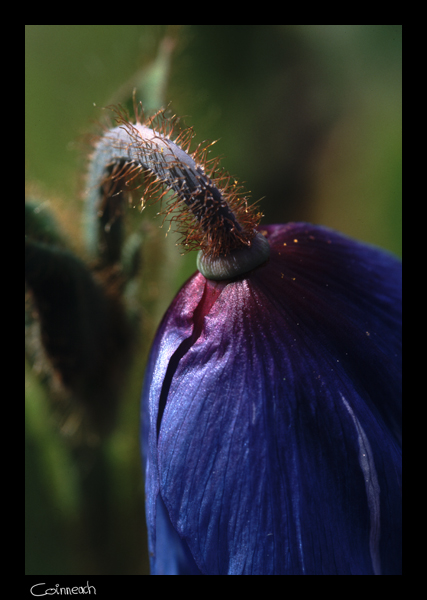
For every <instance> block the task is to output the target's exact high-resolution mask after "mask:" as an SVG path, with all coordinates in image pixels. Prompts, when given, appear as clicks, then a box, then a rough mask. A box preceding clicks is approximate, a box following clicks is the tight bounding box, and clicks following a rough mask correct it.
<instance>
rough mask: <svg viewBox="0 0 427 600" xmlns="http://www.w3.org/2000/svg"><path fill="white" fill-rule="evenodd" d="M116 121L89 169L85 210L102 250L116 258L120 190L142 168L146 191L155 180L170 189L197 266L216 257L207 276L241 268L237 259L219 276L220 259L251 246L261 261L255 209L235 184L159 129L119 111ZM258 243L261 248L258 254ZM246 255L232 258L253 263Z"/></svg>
mask: <svg viewBox="0 0 427 600" xmlns="http://www.w3.org/2000/svg"><path fill="white" fill-rule="evenodd" d="M119 123H120V125H119V126H117V127H114V128H113V129H110V130H109V131H108V132H107V133H106V134H105V135H104V136H103V137H101V139H100V140H99V141H98V143H97V145H96V148H95V152H94V154H93V156H92V161H91V165H90V169H89V173H88V206H89V214H90V215H92V219H93V218H98V220H99V224H100V228H101V230H103V231H100V238H101V241H102V240H103V241H104V249H101V254H102V253H103V254H104V255H106V256H107V257H108V260H110V261H114V260H117V259H118V253H119V246H120V242H121V212H122V205H123V202H122V195H123V192H124V191H125V189H126V187H127V186H128V187H129V185H130V184H131V182H133V181H134V180H135V178H136V177H137V176H138V175H140V174H142V173H143V174H144V175H147V174H148V175H149V176H151V179H149V183H148V186H147V189H146V192H147V193H148V194H150V193H152V192H153V190H155V191H156V192H157V191H158V189H159V187H160V186H162V187H163V193H162V194H161V196H162V195H163V194H164V193H165V192H166V191H168V190H171V191H172V192H173V193H174V198H175V200H174V202H173V203H171V204H170V206H172V208H175V207H180V208H181V209H182V210H181V213H180V215H179V216H178V217H176V216H175V217H173V218H174V219H175V221H177V222H178V225H179V230H180V231H181V232H182V233H184V242H183V243H184V246H187V247H189V248H200V249H201V252H202V255H201V257H199V263H198V267H199V269H200V270H201V271H202V272H204V265H205V263H208V264H209V265H211V264H212V261H215V268H214V272H211V271H212V270H211V269H210V267H207V272H206V273H204V274H205V275H206V276H207V277H211V278H214V279H217V278H228V277H229V276H230V275H231V276H235V274H236V271H239V269H240V267H239V266H237V268H236V265H234V267H232V268H231V270H230V268H229V269H228V270H227V269H226V276H224V277H221V276H219V277H218V275H220V274H221V263H222V262H223V261H225V262H228V263H229V262H230V257H231V255H232V254H233V253H235V252H237V255H235V258H236V257H239V256H241V255H243V254H245V255H248V256H249V255H250V254H254V251H255V254H256V255H257V258H256V260H255V262H257V263H258V264H260V262H259V261H260V260H261V259H262V260H261V262H264V261H265V260H266V258H267V257H268V251H267V249H268V243H267V242H266V241H265V240H264V242H265V243H264V242H263V241H262V240H261V241H260V240H258V241H257V242H256V243H255V244H253V241H254V240H255V239H256V238H257V237H259V235H260V234H257V232H256V230H255V226H256V225H257V223H258V221H259V218H260V215H259V214H255V213H254V211H253V210H250V209H249V208H248V206H247V202H246V199H245V198H242V197H241V196H239V195H238V194H237V193H236V192H235V189H234V185H232V186H230V183H229V181H230V178H224V176H222V175H221V176H220V177H212V176H210V175H208V174H207V173H206V170H205V166H204V164H203V161H201V162H199V160H198V159H199V158H200V156H202V155H203V153H200V152H199V154H198V153H197V152H195V153H194V154H192V155H190V154H189V153H187V152H186V151H184V150H183V149H182V147H181V146H180V145H179V144H178V143H175V142H173V141H172V140H171V139H169V137H168V135H167V134H166V133H165V131H164V130H163V131H161V132H158V131H156V130H154V129H153V128H151V127H148V126H146V125H144V124H142V123H140V122H137V123H136V124H131V123H129V122H128V121H127V120H125V119H124V118H123V116H121V115H119ZM218 184H219V185H218ZM94 215H96V217H94ZM92 229H93V223H92ZM261 246H262V247H263V248H264V249H263V250H262V251H261V254H260V247H261ZM254 249H255V250H254ZM242 253H243V254H242ZM248 256H245V260H244V261H243V262H242V261H241V260H240V258H237V262H238V264H239V265H240V264H242V265H243V263H245V264H246V263H248V265H249V267H250V268H254V267H253V266H251V265H252V263H253V262H254V261H253V260H251V259H248ZM218 261H219V262H218ZM232 262H233V261H232ZM234 263H236V260H234V262H233V264H234ZM218 265H219V268H218ZM248 265H246V266H245V267H244V268H245V269H247V266H248ZM255 266H257V265H255Z"/></svg>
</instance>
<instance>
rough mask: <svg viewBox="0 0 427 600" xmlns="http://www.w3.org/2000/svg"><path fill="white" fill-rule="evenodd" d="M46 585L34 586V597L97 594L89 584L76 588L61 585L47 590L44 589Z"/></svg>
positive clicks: (31, 590)
mask: <svg viewBox="0 0 427 600" xmlns="http://www.w3.org/2000/svg"><path fill="white" fill-rule="evenodd" d="M43 585H46V584H45V583H36V584H34V585H33V586H32V587H31V589H30V592H31V594H32V595H33V596H53V594H59V595H62V594H65V595H66V594H96V589H95V587H94V586H93V585H89V582H87V584H86V585H85V586H81V585H80V586H74V587H59V583H57V584H56V585H55V587H51V588H45V589H43V588H42V587H39V586H43Z"/></svg>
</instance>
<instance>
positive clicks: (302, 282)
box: [144, 224, 401, 575]
mask: <svg viewBox="0 0 427 600" xmlns="http://www.w3.org/2000/svg"><path fill="white" fill-rule="evenodd" d="M262 231H263V233H264V235H266V237H267V238H268V239H269V242H270V245H271V257H270V260H269V261H268V262H267V263H266V264H265V265H263V266H261V267H259V268H258V269H255V270H254V271H253V272H251V273H250V274H248V276H247V277H245V278H243V277H242V278H241V279H239V280H237V281H233V282H231V283H228V284H227V283H216V284H215V283H213V282H209V281H207V280H205V279H204V278H203V277H202V275H200V274H198V275H196V276H194V277H193V278H191V279H190V280H189V282H187V284H186V285H185V286H184V287H183V289H182V290H181V291H180V292H179V294H178V296H177V298H176V299H175V301H174V304H173V305H172V306H171V308H170V309H169V311H168V313H167V315H166V317H165V320H164V321H163V324H162V326H161V328H160V330H159V332H158V334H157V336H156V341H155V345H154V348H153V352H152V355H151V362H150V366H149V369H148V371H147V376H146V384H145V391H144V404H145V406H146V407H147V408H146V410H147V411H148V414H146V415H145V420H146V423H148V426H147V430H146V432H145V437H146V439H147V440H148V445H147V447H146V451H145V453H146V456H147V459H146V463H147V520H148V524H149V529H150V548H151V552H152V554H153V559H152V569H153V572H156V571H158V568H157V567H156V564H160V562H161V561H162V560H163V559H162V556H161V552H163V551H164V550H165V544H163V543H162V544H160V542H157V546H156V517H155V514H156V503H157V501H158V496H159V495H160V497H161V502H162V503H164V507H165V509H166V511H167V515H168V519H167V521H168V523H169V520H170V524H171V525H172V527H173V529H174V530H175V531H176V532H177V533H178V536H179V538H178V539H180V540H182V543H183V546H184V548H185V549H186V550H187V549H188V550H189V552H190V553H191V557H192V560H193V561H194V563H195V564H196V565H197V568H198V569H200V571H201V572H202V573H204V574H211V575H215V574H248V575H249V574H266V575H268V574H290V575H291V574H316V575H322V574H323V575H331V574H354V575H356V574H397V573H399V572H400V568H401V562H400V560H401V559H400V445H399V442H400V421H401V419H400V410H401V407H400V397H401V396H400V370H401V369H400V356H401V351H400V322H401V316H400V290H401V284H400V263H399V262H398V261H397V260H396V259H394V258H393V257H391V256H390V255H388V254H386V253H384V252H382V251H379V250H376V249H373V248H371V247H369V246H366V245H363V244H359V243H357V242H354V241H352V240H349V239H347V238H345V237H344V236H341V235H339V234H337V233H335V232H331V231H329V230H326V229H324V228H318V227H313V226H310V225H307V224H289V225H285V226H270V227H265V228H263V230H262ZM162 390H163V395H162ZM159 414H160V417H159ZM164 531H165V528H162V527H160V528H159V533H158V534H157V535H158V537H159V536H160V537H159V539H161V536H162V535H163V533H164Z"/></svg>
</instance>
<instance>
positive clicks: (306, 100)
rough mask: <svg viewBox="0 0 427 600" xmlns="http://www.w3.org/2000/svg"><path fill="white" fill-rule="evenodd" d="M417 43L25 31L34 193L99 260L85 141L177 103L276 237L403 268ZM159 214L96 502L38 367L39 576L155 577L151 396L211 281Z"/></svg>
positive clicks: (382, 33) (33, 537)
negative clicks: (144, 418)
mask: <svg viewBox="0 0 427 600" xmlns="http://www.w3.org/2000/svg"><path fill="white" fill-rule="evenodd" d="M401 44H402V30H401V26H400V25H280V26H265V25H261V26H234V25H225V26H224V25H216V26H210V25H209V26H206V25H202V26H193V25H191V26H185V25H184V26H166V25H164V26H162V25H158V26H157V25H147V26H145V25H135V26H133V25H29V26H26V103H25V104H26V112H25V120H26V121H25V126H26V182H27V192H28V193H29V194H31V196H32V197H37V198H39V199H40V200H41V201H47V202H48V204H47V205H48V207H49V210H50V211H51V212H52V213H53V215H54V216H55V217H56V219H57V221H58V222H59V224H60V226H61V228H62V230H63V232H64V233H65V235H66V236H67V238H68V239H69V241H70V246H71V247H72V248H73V250H74V251H75V252H76V253H77V254H78V255H79V256H81V257H83V258H84V257H85V244H84V237H83V226H82V221H83V200H82V189H83V181H84V171H85V165H86V156H87V147H86V148H85V143H84V142H82V139H83V138H84V135H85V134H87V133H88V132H89V133H90V132H91V131H94V129H96V127H95V126H94V125H93V123H94V122H96V121H99V120H100V119H101V118H102V117H103V115H104V111H103V110H102V108H103V107H105V106H108V105H110V104H114V103H122V104H123V105H127V106H129V101H130V99H131V95H132V90H133V89H134V88H136V89H137V97H138V99H141V100H142V101H143V103H144V106H145V107H146V108H147V109H152V108H157V107H158V106H159V105H160V104H164V105H166V104H168V103H169V102H171V108H172V110H173V112H174V113H176V114H178V115H179V116H181V117H183V120H184V122H185V124H186V125H190V126H194V130H195V132H196V134H197V138H196V140H197V141H203V140H219V141H218V143H217V144H216V145H215V146H214V153H215V155H216V154H219V155H221V156H223V161H222V165H223V166H224V167H225V168H226V169H227V170H228V171H229V172H230V173H231V174H232V175H233V176H235V177H236V178H238V179H239V180H240V181H243V182H245V186H246V188H247V189H248V190H249V191H250V193H251V197H252V199H253V200H258V199H259V198H263V200H262V201H261V204H260V208H261V210H262V212H263V213H264V215H265V216H264V220H263V222H264V223H265V224H267V223H280V222H287V221H292V220H305V221H310V222H313V223H316V224H322V225H327V226H329V227H333V228H336V229H338V230H340V231H342V232H344V233H346V234H348V235H351V236H354V237H356V238H358V239H360V240H364V241H367V242H370V243H373V244H376V245H379V246H382V247H383V248H386V249H388V250H390V251H392V252H394V253H396V254H398V255H400V253H401V99H402V98H401V94H402V89H401V85H402V80H401V59H402V49H401ZM129 212H132V211H129ZM156 212H157V211H156V209H155V208H154V209H148V210H147V211H145V212H144V213H143V214H142V216H141V215H139V213H138V212H137V211H134V212H132V215H130V216H129V223H130V229H131V230H132V228H137V229H138V228H139V230H141V231H142V232H143V236H144V245H143V248H142V272H141V277H140V279H139V283H138V286H139V287H138V290H137V293H135V292H134V294H133V296H132V302H133V303H134V304H136V307H134V309H135V311H136V312H138V314H139V320H138V323H139V325H138V331H139V334H138V343H137V345H136V348H135V352H134V358H133V360H132V364H131V366H130V370H129V375H128V378H127V381H126V385H125V388H124V389H123V395H122V400H121V404H120V408H119V413H118V418H117V422H116V424H115V427H114V429H113V431H112V433H111V434H110V435H109V436H108V440H106V441H105V442H104V443H103V474H102V477H101V483H99V482H98V480H96V478H94V481H91V478H90V477H89V481H91V485H92V486H93V488H94V489H93V490H92V489H91V488H90V485H89V487H88V489H84V490H82V485H81V471H82V469H83V470H86V471H87V473H91V460H93V456H92V455H91V452H87V448H86V449H85V452H86V454H85V456H82V453H81V452H80V454H79V455H78V458H76V451H75V448H76V445H77V446H78V442H76V438H75V435H76V434H75V432H74V431H71V430H72V427H71V426H70V418H69V413H70V412H71V413H72V408H71V409H70V408H69V407H68V408H67V415H66V416H64V412H63V411H62V409H61V407H59V408H58V406H56V405H55V406H53V402H52V398H51V397H50V395H51V394H50V391H49V390H48V389H47V387H46V385H44V382H43V377H41V376H40V372H38V371H37V368H35V365H34V362H32V363H31V364H30V363H27V366H26V442H27V443H26V450H27V452H26V456H27V462H26V532H27V535H26V572H27V573H31V574H68V573H80V574H97V573H99V574H103V573H111V574H115V573H118V574H148V562H147V550H146V543H145V529H144V515H143V502H144V500H143V496H144V492H143V479H142V474H141V468H140V459H139V444H138V428H139V423H138V419H139V396H140V389H141V386H142V380H143V373H144V365H145V361H146V357H147V353H148V350H149V346H150V343H151V340H152V339H153V336H154V332H155V329H156V327H157V325H158V323H159V321H160V319H161V317H162V314H163V313H164V311H165V309H166V308H167V306H168V305H169V303H170V301H171V300H172V298H173V296H174V294H175V293H176V291H177V290H178V289H179V286H180V285H181V284H182V283H183V282H184V281H185V279H186V278H187V277H188V276H189V275H190V274H191V273H192V272H193V271H194V270H195V255H194V254H195V253H192V254H188V255H186V256H181V255H180V252H179V249H177V248H176V247H175V243H176V236H174V234H173V232H171V233H169V234H168V236H167V237H165V232H166V231H167V226H165V227H163V229H160V228H159V226H160V224H161V219H157V221H156V220H155V219H153V218H152V217H154V216H155V213H156ZM141 224H143V225H141ZM61 411H62V412H61ZM58 414H59V417H58ZM71 422H72V419H71ZM94 445H95V446H96V443H94ZM95 452H96V451H95ZM98 483H99V485H98ZM97 486H98V487H97ZM91 502H93V504H94V505H95V507H97V508H96V510H98V512H99V523H97V522H93V523H92V522H91V524H90V527H89V528H90V529H91V532H90V533H89V532H88V525H87V522H86V521H85V516H84V515H85V511H86V509H87V506H86V505H87V503H91ZM90 514H92V515H93V510H92V512H91V513H90ZM106 523H108V527H106V526H105V524H106Z"/></svg>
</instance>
